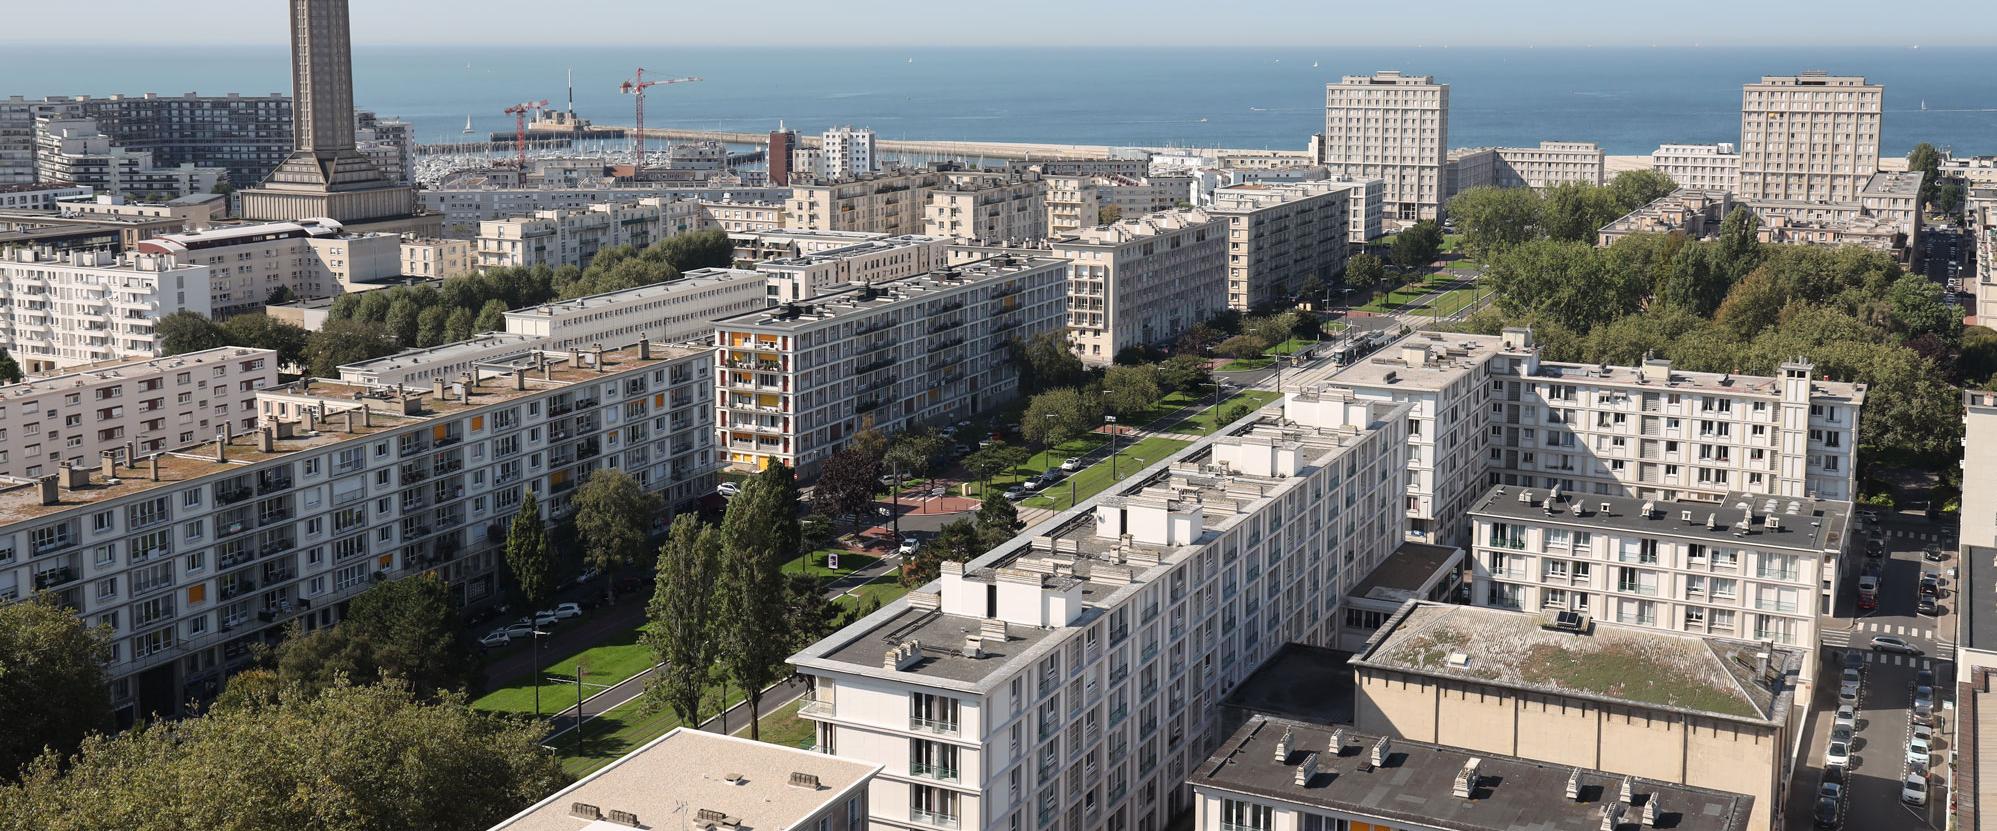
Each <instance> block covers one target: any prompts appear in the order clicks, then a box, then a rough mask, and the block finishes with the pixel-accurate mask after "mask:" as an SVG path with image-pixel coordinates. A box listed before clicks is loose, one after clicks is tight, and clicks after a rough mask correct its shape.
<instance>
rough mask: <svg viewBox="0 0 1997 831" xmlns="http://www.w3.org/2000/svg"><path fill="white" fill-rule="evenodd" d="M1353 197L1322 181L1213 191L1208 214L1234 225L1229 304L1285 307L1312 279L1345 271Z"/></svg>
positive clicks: (1243, 308) (1229, 246) (1327, 278)
mask: <svg viewBox="0 0 1997 831" xmlns="http://www.w3.org/2000/svg"><path fill="white" fill-rule="evenodd" d="M1349 208H1350V198H1349V196H1348V195H1347V191H1346V189H1345V188H1343V187H1336V186H1319V185H1318V184H1317V183H1315V182H1298V183H1296V184H1290V185H1268V184H1249V185H1239V186H1236V187H1231V188H1220V189H1218V190H1215V191H1214V199H1213V207H1211V208H1209V209H1208V213H1209V214H1211V215H1213V216H1216V217H1221V218H1223V219H1226V220H1227V223H1228V230H1227V306H1228V308H1230V309H1234V310H1236V311H1243V312H1245V311H1249V310H1251V309H1258V308H1263V307H1266V306H1270V305H1276V304H1283V303H1286V302H1287V301H1288V300H1289V299H1290V298H1291V297H1292V296H1293V295H1294V294H1295V293H1296V292H1297V291H1298V290H1299V289H1300V288H1301V287H1302V286H1303V284H1304V283H1305V282H1306V281H1308V280H1310V279H1311V278H1312V277H1316V278H1318V279H1319V280H1322V281H1324V282H1327V283H1328V282H1330V281H1331V279H1332V278H1333V277H1335V276H1337V274H1338V273H1339V272H1341V271H1344V270H1345V261H1346V258H1347V257H1348V256H1349V255H1350V253H1351V251H1350V249H1351V245H1350V244H1349V243H1348V242H1347V237H1348V235H1349V234H1350V228H1351V221H1350V217H1349V216H1348V215H1347V211H1348V210H1349Z"/></svg>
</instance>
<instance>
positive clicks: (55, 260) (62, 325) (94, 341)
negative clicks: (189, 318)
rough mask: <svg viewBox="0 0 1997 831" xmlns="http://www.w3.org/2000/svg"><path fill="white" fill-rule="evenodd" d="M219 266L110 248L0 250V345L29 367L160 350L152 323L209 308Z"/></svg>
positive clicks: (65, 365) (76, 363)
mask: <svg viewBox="0 0 1997 831" xmlns="http://www.w3.org/2000/svg"><path fill="white" fill-rule="evenodd" d="M213 280H214V270H213V269H211V268H210V267H208V266H206V265H199V264H192V263H182V262H177V261H176V260H175V259H174V258H173V257H171V256H166V255H160V254H151V253H137V254H129V255H126V256H124V257H119V256H118V255H115V254H112V253H111V252H110V251H108V250H104V249H98V250H93V251H69V252H65V253H63V254H61V255H55V254H50V253H47V252H41V251H36V250H34V249H30V248H16V249H11V250H8V251H5V252H0V290H4V291H5V292H6V294H7V295H8V296H10V297H12V298H13V311H12V312H11V313H10V314H8V315H6V316H4V317H0V348H5V349H6V350H7V353H8V354H10V355H12V356H13V357H14V360H15V361H16V362H18V363H19V364H20V365H21V368H22V369H23V370H24V371H26V372H29V373H43V372H51V371H58V370H62V369H67V368H71V367H77V366H82V365H85V364H94V363H99V362H103V361H117V360H128V359H134V358H151V357H155V356H157V355H159V354H160V351H161V350H160V343H159V338H158V336H157V335H156V334H155V333H154V331H153V325H154V323H155V322H157V321H158V320H159V319H160V318H162V317H165V316H167V315H170V314H173V313H175V312H182V311H187V312H194V313H196V314H201V315H211V314H213V313H214V311H215V309H214V307H213V306H212V305H211V303H212V302H213V299H212V298H213V296H214V292H213V289H212V282H213Z"/></svg>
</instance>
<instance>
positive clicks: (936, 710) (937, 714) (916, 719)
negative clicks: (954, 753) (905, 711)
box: [909, 693, 957, 732]
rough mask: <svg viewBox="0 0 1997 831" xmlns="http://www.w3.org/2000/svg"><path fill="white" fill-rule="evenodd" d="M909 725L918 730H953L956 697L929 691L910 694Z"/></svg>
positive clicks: (955, 719) (955, 721)
mask: <svg viewBox="0 0 1997 831" xmlns="http://www.w3.org/2000/svg"><path fill="white" fill-rule="evenodd" d="M909 726H910V728H911V729H918V730H933V731H936V732H955V731H956V730H957V699H954V698H951V697H949V696H942V695H934V694H931V693H912V694H910V695H909Z"/></svg>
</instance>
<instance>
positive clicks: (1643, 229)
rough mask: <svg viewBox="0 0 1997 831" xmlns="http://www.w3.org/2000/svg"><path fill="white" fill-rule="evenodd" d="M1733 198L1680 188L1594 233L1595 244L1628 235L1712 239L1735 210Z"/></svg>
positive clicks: (1612, 241)
mask: <svg viewBox="0 0 1997 831" xmlns="http://www.w3.org/2000/svg"><path fill="white" fill-rule="evenodd" d="M1734 204H1735V203H1734V200H1733V194H1732V193H1729V192H1727V191H1724V190H1697V189H1694V188H1686V187H1681V188H1679V189H1677V190H1674V191H1672V192H1670V193H1668V194H1665V195H1664V196H1662V197H1659V198H1658V199H1657V200H1656V201H1654V202H1651V203H1650V204H1648V205H1644V206H1643V207H1640V208H1637V209H1636V210H1633V211H1630V212H1629V213H1626V214H1623V215H1622V216H1620V217H1617V218H1616V221H1614V222H1611V223H1609V224H1607V225H1604V226H1602V227H1601V229H1599V230H1597V231H1596V232H1595V244H1596V245H1601V246H1607V245H1609V244H1611V243H1614V242H1615V241H1616V240H1619V239H1622V238H1623V237H1626V236H1629V235H1631V234H1671V233H1677V234H1684V235H1685V236H1686V238H1688V239H1695V240H1704V239H1713V238H1715V237H1718V236H1719V234H1720V224H1721V223H1722V222H1725V221H1726V218H1727V214H1728V213H1731V212H1732V211H1733V209H1734Z"/></svg>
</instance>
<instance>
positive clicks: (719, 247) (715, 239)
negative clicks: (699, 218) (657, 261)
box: [645, 229, 735, 273]
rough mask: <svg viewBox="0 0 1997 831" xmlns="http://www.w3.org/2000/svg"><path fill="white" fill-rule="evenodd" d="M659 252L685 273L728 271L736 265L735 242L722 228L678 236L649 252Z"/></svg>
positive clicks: (669, 238)
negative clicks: (708, 269) (725, 269)
mask: <svg viewBox="0 0 1997 831" xmlns="http://www.w3.org/2000/svg"><path fill="white" fill-rule="evenodd" d="M655 251H656V252H657V253H658V254H659V256H660V257H661V258H663V259H664V260H665V262H666V263H667V264H669V265H671V266H672V267H673V268H674V269H676V270H678V271H680V272H681V273H685V272H688V271H692V270H694V269H696V268H727V267H729V266H731V265H734V264H735V243H734V241H733V240H730V239H729V238H728V234H727V233H726V232H723V231H721V230H719V229H711V230H706V231H688V232H686V233H684V234H674V235H673V236H670V237H667V238H666V239H665V240H663V241H661V242H659V243H658V244H656V245H654V246H652V247H651V248H650V249H648V250H647V251H646V252H645V253H646V254H648V255H650V254H652V253H653V252H655Z"/></svg>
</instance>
